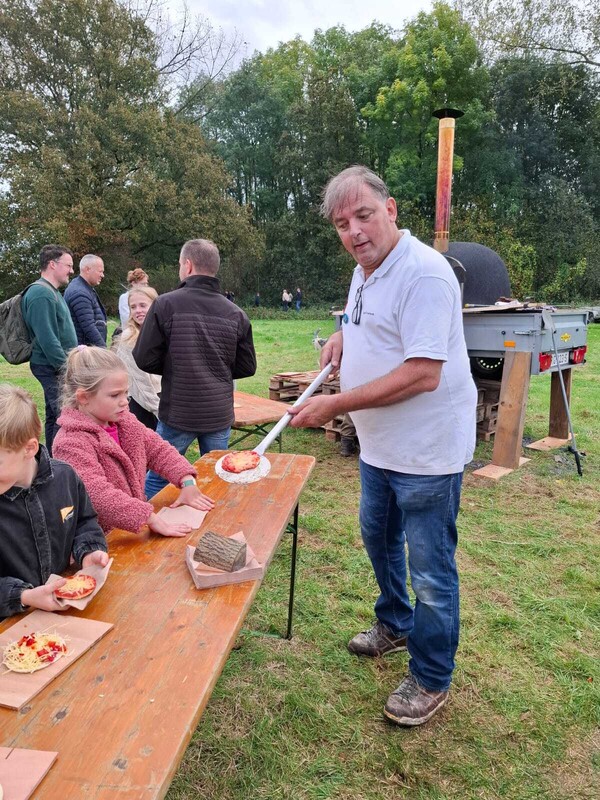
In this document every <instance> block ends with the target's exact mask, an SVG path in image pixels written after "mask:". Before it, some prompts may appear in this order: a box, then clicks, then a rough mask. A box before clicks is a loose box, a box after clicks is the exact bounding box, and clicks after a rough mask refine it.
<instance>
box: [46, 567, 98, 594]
mask: <svg viewBox="0 0 600 800" xmlns="http://www.w3.org/2000/svg"><path fill="white" fill-rule="evenodd" d="M95 588H96V579H95V578H92V576H91V575H83V574H82V573H80V574H78V575H73V576H72V577H71V578H67V582H66V583H65V585H64V586H61V587H60V589H57V590H56V591H55V592H54V594H55V595H56V596H57V597H60V598H62V599H63V600H81V599H82V598H83V597H87V596H88V595H90V594H91V593H92V592H93V591H94V589H95Z"/></svg>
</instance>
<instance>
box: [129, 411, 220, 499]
mask: <svg viewBox="0 0 600 800" xmlns="http://www.w3.org/2000/svg"><path fill="white" fill-rule="evenodd" d="M156 432H157V433H158V435H159V436H162V438H163V439H164V440H165V442H169V443H170V444H172V445H173V447H174V448H175V449H176V450H177V451H178V452H179V453H181V455H182V456H184V455H185V453H186V450H187V449H188V447H189V446H190V445H191V443H192V442H193V441H194V439H198V446H199V447H200V455H201V456H203V455H204V454H205V453H210V451H211V450H227V448H228V446H229V435H230V433H231V428H225V430H223V431H215V432H214V433H192V432H191V431H180V430H178V429H177V428H171V426H170V425H167V424H166V423H165V422H161V420H158V425H157V426H156ZM190 469H191V468H190ZM167 483H168V481H166V480H165V479H164V478H161V477H160V475H158V474H157V473H156V472H152V471H150V472H148V474H147V475H146V485H145V487H144V491H145V492H146V497H147V498H148V500H149V499H150V498H151V497H154V495H155V494H156V493H157V492H160V490H161V489H162V488H163V487H164V486H166V485H167Z"/></svg>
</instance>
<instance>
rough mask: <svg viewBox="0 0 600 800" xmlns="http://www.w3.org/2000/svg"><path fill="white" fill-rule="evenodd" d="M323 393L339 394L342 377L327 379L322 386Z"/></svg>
mask: <svg viewBox="0 0 600 800" xmlns="http://www.w3.org/2000/svg"><path fill="white" fill-rule="evenodd" d="M321 389H322V392H321V393H322V394H339V393H340V391H341V390H340V379H339V378H334V379H333V380H332V381H326V382H325V383H324V384H323V385H322V386H321Z"/></svg>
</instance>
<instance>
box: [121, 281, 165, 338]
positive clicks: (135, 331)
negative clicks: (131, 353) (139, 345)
mask: <svg viewBox="0 0 600 800" xmlns="http://www.w3.org/2000/svg"><path fill="white" fill-rule="evenodd" d="M132 294H143V295H145V296H146V297H147V298H148V300H150V305H152V303H153V302H154V301H155V300H156V298H157V297H158V292H157V291H156V289H153V288H152V287H151V286H143V285H142V286H132V287H131V289H130V290H129V291H128V292H127V306H128V307H129V301H130V299H131V295H132ZM130 310H131V309H130ZM140 330H141V325H138V323H137V322H136V321H135V320H134V319H133V317H132V316H131V315H130V316H129V319H128V320H127V324H126V325H125V328H124V329H123V333H126V334H127V336H126V337H125V338H126V339H127V341H128V343H129V344H130V345H131V346H132V347H133V345H134V344H135V343H136V342H137V338H138V336H139V335H140Z"/></svg>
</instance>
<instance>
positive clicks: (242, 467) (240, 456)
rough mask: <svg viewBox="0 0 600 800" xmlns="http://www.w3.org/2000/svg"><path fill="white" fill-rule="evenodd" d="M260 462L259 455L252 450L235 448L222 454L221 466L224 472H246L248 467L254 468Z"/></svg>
mask: <svg viewBox="0 0 600 800" xmlns="http://www.w3.org/2000/svg"><path fill="white" fill-rule="evenodd" d="M259 464H260V456H259V455H258V453H255V452H254V450H236V451H234V452H233V453H228V454H227V455H226V456H224V458H223V461H222V462H221V466H222V468H223V469H224V470H225V471H226V472H234V473H236V474H238V473H240V472H246V471H247V470H249V469H256V467H258V465H259Z"/></svg>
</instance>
